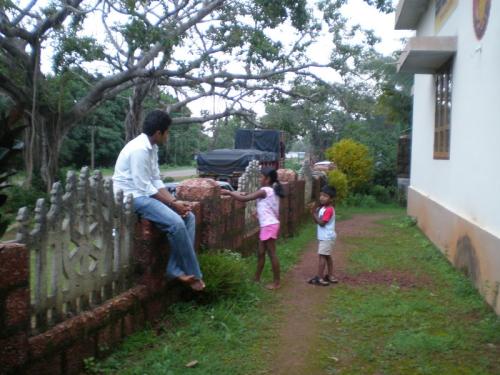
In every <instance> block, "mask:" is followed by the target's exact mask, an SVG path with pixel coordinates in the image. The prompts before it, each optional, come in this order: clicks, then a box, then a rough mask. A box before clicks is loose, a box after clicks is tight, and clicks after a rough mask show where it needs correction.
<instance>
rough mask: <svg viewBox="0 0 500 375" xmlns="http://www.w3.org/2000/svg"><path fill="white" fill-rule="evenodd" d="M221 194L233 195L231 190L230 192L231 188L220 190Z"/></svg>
mask: <svg viewBox="0 0 500 375" xmlns="http://www.w3.org/2000/svg"><path fill="white" fill-rule="evenodd" d="M220 194H221V195H231V192H230V191H229V190H226V189H222V190H221V191H220Z"/></svg>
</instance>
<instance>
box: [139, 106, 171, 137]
mask: <svg viewBox="0 0 500 375" xmlns="http://www.w3.org/2000/svg"><path fill="white" fill-rule="evenodd" d="M170 124H172V118H171V117H170V116H169V115H168V113H167V112H164V111H162V110H160V109H155V110H153V111H151V112H149V113H148V114H147V116H146V118H145V119H144V123H143V125H142V132H143V133H145V134H146V135H149V136H152V135H153V134H154V133H156V132H157V131H158V130H159V131H160V133H162V134H163V133H165V131H166V130H167V129H168V128H169V127H170Z"/></svg>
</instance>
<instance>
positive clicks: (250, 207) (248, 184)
mask: <svg viewBox="0 0 500 375" xmlns="http://www.w3.org/2000/svg"><path fill="white" fill-rule="evenodd" d="M259 178H260V165H259V162H258V161H257V160H252V161H251V162H250V163H249V164H248V166H247V168H246V170H245V173H243V174H242V175H241V177H240V178H239V180H238V191H239V192H242V193H252V192H254V191H256V190H257V189H259ZM256 205H257V203H256V201H252V202H247V203H246V208H245V230H246V233H247V234H248V233H251V232H254V231H256V230H258V228H259V224H258V222H257V217H256V215H255V213H256V210H257V206H256Z"/></svg>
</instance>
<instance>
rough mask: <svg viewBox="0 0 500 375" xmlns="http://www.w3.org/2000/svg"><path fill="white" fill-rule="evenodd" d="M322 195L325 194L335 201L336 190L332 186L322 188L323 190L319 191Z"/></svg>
mask: <svg viewBox="0 0 500 375" xmlns="http://www.w3.org/2000/svg"><path fill="white" fill-rule="evenodd" d="M321 192H322V193H325V194H326V195H328V196H329V197H330V198H332V199H335V197H336V196H337V189H335V188H334V187H333V186H328V185H326V186H323V189H321Z"/></svg>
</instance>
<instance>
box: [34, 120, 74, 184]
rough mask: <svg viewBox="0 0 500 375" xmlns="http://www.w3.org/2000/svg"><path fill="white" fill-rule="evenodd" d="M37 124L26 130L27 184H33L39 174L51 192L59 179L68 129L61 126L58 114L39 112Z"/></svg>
mask: <svg viewBox="0 0 500 375" xmlns="http://www.w3.org/2000/svg"><path fill="white" fill-rule="evenodd" d="M34 118H35V119H36V120H35V124H33V123H32V124H31V127H30V128H29V129H28V130H27V131H26V136H25V137H26V138H25V141H26V143H25V150H24V164H25V167H26V175H27V178H26V181H25V183H24V184H25V186H31V184H32V182H33V176H34V175H35V174H39V176H40V177H41V178H42V180H43V183H44V185H45V189H46V191H47V192H49V191H50V190H51V189H52V185H53V183H54V182H55V181H57V178H58V173H59V154H60V152H61V146H62V143H63V140H64V137H65V136H66V133H67V129H66V130H64V129H62V128H61V125H60V124H59V121H58V119H57V116H52V115H50V116H49V118H47V117H45V116H43V115H41V114H40V113H37V114H36V116H35V117H34Z"/></svg>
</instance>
